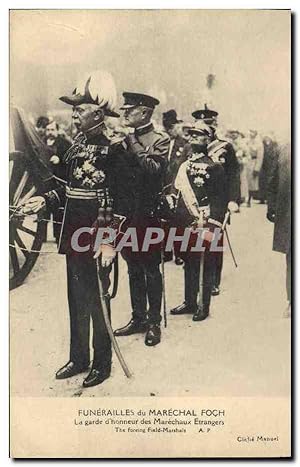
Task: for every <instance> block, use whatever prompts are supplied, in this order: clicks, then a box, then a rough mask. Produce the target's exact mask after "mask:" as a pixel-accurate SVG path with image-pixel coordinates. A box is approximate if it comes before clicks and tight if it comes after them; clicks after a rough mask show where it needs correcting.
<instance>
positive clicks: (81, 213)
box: [45, 133, 114, 254]
mask: <svg viewBox="0 0 300 467" xmlns="http://www.w3.org/2000/svg"><path fill="white" fill-rule="evenodd" d="M113 150H114V149H113V148H111V147H110V141H109V140H108V139H107V138H106V137H105V136H104V135H100V136H98V137H97V138H95V139H94V140H87V138H86V137H85V136H84V135H83V134H82V133H80V134H78V135H77V137H76V138H75V140H74V143H73V145H72V146H71V148H70V149H69V150H68V151H67V152H66V154H65V156H64V163H65V164H66V186H61V187H60V188H58V189H55V190H52V191H50V192H48V193H46V194H45V198H46V204H47V207H48V208H49V209H50V210H52V211H57V209H59V207H61V206H64V205H65V210H64V217H63V221H62V229H61V234H60V239H59V245H58V248H59V253H69V254H71V253H72V254H74V250H73V248H72V246H71V238H72V235H73V234H74V232H75V231H76V230H77V229H79V228H81V227H92V225H93V224H94V222H95V221H96V219H97V218H99V212H100V211H99V209H100V210H101V217H102V218H103V226H104V225H107V224H109V221H107V222H106V220H105V215H106V212H107V211H108V208H109V209H111V210H112V207H113V198H112V195H111V192H110V189H109V176H108V169H107V165H108V164H107V162H108V155H109V152H110V151H113ZM74 190H76V191H75V193H76V195H75V196H74V195H73V194H71V191H72V193H74ZM92 192H94V193H96V195H95V196H94V198H93V199H90V198H89V197H87V195H89V194H91V193H92ZM80 239H81V244H82V246H84V245H86V244H88V243H90V242H91V238H90V235H89V234H82V235H81V236H80Z"/></svg>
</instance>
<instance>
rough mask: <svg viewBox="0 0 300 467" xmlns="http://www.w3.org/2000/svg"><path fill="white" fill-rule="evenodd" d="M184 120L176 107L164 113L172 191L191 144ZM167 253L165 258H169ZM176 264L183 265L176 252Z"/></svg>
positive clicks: (166, 181) (167, 178)
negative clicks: (183, 134)
mask: <svg viewBox="0 0 300 467" xmlns="http://www.w3.org/2000/svg"><path fill="white" fill-rule="evenodd" d="M182 123H183V121H182V120H178V118H177V112H176V110H175V109H171V110H168V111H167V112H164V113H163V115H162V124H163V127H164V130H165V131H166V132H167V133H168V135H169V137H170V147H169V152H168V165H167V170H166V177H165V185H166V186H169V185H170V190H168V191H171V189H172V187H174V182H175V178H176V176H177V173H178V170H179V167H180V166H181V164H182V163H183V162H185V161H186V160H187V156H188V148H189V145H188V144H187V141H186V140H185V139H184V138H183V137H182ZM168 259H170V258H168V255H167V253H166V256H165V260H168ZM175 264H177V266H181V265H182V264H183V260H182V259H181V258H180V257H179V256H178V255H176V254H175Z"/></svg>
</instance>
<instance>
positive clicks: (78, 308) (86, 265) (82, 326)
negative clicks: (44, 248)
mask: <svg viewBox="0 0 300 467" xmlns="http://www.w3.org/2000/svg"><path fill="white" fill-rule="evenodd" d="M66 259H67V278H68V301H69V312H70V360H71V361H74V362H77V363H79V364H80V365H83V366H85V365H86V364H88V363H89V362H90V343H89V341H90V318H92V323H93V349H94V357H93V368H96V369H101V368H102V367H103V366H105V365H110V364H111V342H110V338H109V335H108V332H107V329H106V326H105V321H104V317H103V311H102V306H101V302H100V295H99V286H98V280H97V267H96V262H95V260H94V259H93V258H92V257H89V256H87V255H77V256H75V255H66ZM109 272H110V268H107V269H105V270H104V269H103V268H100V275H101V277H100V279H101V280H102V284H103V289H104V291H107V290H108V287H109ZM107 304H108V307H109V303H108V300H107Z"/></svg>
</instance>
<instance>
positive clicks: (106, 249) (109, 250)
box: [94, 243, 116, 268]
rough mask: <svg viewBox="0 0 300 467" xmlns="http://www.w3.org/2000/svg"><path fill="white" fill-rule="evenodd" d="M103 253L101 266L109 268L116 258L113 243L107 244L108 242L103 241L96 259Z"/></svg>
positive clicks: (95, 256) (95, 255)
mask: <svg viewBox="0 0 300 467" xmlns="http://www.w3.org/2000/svg"><path fill="white" fill-rule="evenodd" d="M101 253H102V257H101V266H102V267H103V268H108V266H110V265H111V263H112V262H113V260H114V259H115V256H116V252H115V249H114V247H113V246H112V245H107V244H106V243H102V244H101V245H100V246H99V248H98V250H97V251H96V253H95V254H94V259H97V258H98V257H99V256H100V254H101Z"/></svg>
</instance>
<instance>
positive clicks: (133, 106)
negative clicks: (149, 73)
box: [24, 71, 290, 387]
mask: <svg viewBox="0 0 300 467" xmlns="http://www.w3.org/2000/svg"><path fill="white" fill-rule="evenodd" d="M123 98H124V103H123V105H122V106H121V107H120V110H121V111H122V112H123V118H122V119H120V115H119V113H117V111H116V108H115V102H116V90H115V85H114V81H113V78H112V77H111V76H110V75H108V74H107V73H103V72H101V71H97V72H95V73H93V74H91V76H90V77H89V78H88V79H87V81H86V82H85V85H84V87H80V86H77V87H76V88H75V90H74V92H73V94H71V95H68V96H63V97H61V98H60V99H61V100H62V101H63V102H64V103H66V104H67V105H69V106H71V107H72V134H69V135H68V134H67V133H66V132H65V131H64V129H61V128H60V127H59V125H58V124H57V122H55V121H54V119H50V120H49V119H47V117H40V118H39V119H38V121H37V123H36V126H37V129H38V131H39V133H40V135H41V138H43V139H44V141H45V143H46V144H47V145H48V146H52V147H53V148H54V152H53V156H52V157H51V160H50V163H51V164H53V171H54V174H55V175H56V177H57V180H58V182H61V183H60V184H59V185H58V187H57V188H55V189H54V190H51V191H49V192H47V193H44V194H43V196H36V197H33V198H31V199H30V200H29V201H28V202H27V203H26V205H25V206H24V213H25V214H26V213H27V214H28V213H37V212H40V211H41V210H43V209H44V210H45V209H47V211H48V212H51V213H54V215H55V216H59V217H58V218H59V219H61V223H62V225H61V227H60V228H59V232H58V233H57V235H56V238H57V241H58V249H59V253H62V254H65V255H66V262H67V285H68V287H67V288H68V302H69V315H70V329H71V335H70V356H69V361H68V362H67V364H65V365H64V366H63V367H62V368H61V369H60V370H58V372H57V373H56V378H57V379H65V378H69V377H72V376H74V375H77V374H79V373H81V372H84V371H86V370H87V369H88V368H89V367H90V344H89V333H90V319H92V324H93V351H94V355H93V359H92V361H93V363H92V367H91V370H90V372H89V374H88V376H87V377H86V378H85V379H84V381H83V386H84V387H91V386H95V385H97V384H100V383H102V382H103V381H104V380H105V379H106V378H108V377H109V375H110V372H111V357H112V355H111V339H110V336H109V334H110V333H109V330H108V328H107V322H106V320H105V310H108V313H109V315H110V312H111V310H110V300H109V295H108V288H109V283H110V279H109V277H110V271H111V267H112V263H113V261H114V260H115V256H116V249H117V248H116V243H114V242H108V241H103V242H102V243H101V242H100V244H99V245H98V247H97V248H96V250H95V249H93V251H91V249H90V248H89V247H87V248H85V246H86V245H89V242H90V237H91V232H93V233H94V232H95V231H97V229H99V228H105V227H108V226H112V225H115V224H114V223H115V222H116V219H119V218H122V219H123V221H124V219H125V223H123V224H122V232H123V233H124V232H125V235H124V236H123V239H122V240H121V241H120V242H123V248H122V249H121V255H122V257H123V259H124V260H125V261H126V263H127V268H128V275H129V290H130V298H131V307H132V310H131V317H130V320H129V322H128V323H127V324H126V325H125V326H124V327H122V328H120V329H116V330H115V331H114V335H115V336H129V335H132V334H135V333H144V334H145V340H144V342H145V344H146V345H147V346H155V345H158V344H159V343H160V341H161V329H160V326H161V320H162V313H161V304H162V296H163V279H162V273H161V268H160V265H161V262H162V261H164V260H172V258H173V257H174V260H175V262H176V264H182V263H184V278H183V280H184V301H183V303H181V304H179V305H178V306H177V307H175V308H173V309H172V310H170V313H171V314H172V315H174V316H176V315H181V314H190V315H191V317H192V320H193V321H194V322H201V321H203V320H205V319H206V318H207V317H208V316H209V310H210V301H211V296H212V295H218V294H219V293H220V290H221V288H220V283H221V275H222V265H223V249H222V245H223V236H224V229H225V228H226V222H227V221H228V217H229V214H230V213H238V212H239V211H240V209H241V207H242V206H243V204H244V205H245V206H246V207H250V206H251V200H252V198H253V197H255V198H256V199H258V200H259V202H261V203H265V202H266V200H267V199H268V186H269V184H270V181H271V180H273V191H272V193H273V205H272V209H271V208H270V210H269V211H268V216H269V217H268V218H269V220H270V221H275V222H276V200H277V198H278V196H277V191H276V190H277V188H276V186H277V185H276V181H274V171H275V169H276V167H278V160H279V157H278V145H277V144H276V142H275V141H274V140H272V139H271V138H270V137H265V138H263V139H262V138H261V137H260V136H259V135H258V133H257V131H254V130H250V132H249V136H248V137H246V136H245V135H244V134H242V133H241V132H240V131H238V130H236V129H230V130H228V131H227V133H226V135H225V137H222V138H221V137H220V135H219V133H218V112H217V111H216V110H213V109H210V108H208V107H207V105H203V108H201V109H197V110H195V111H193V112H192V113H191V116H192V117H193V118H194V121H193V122H184V121H182V120H180V118H178V116H177V112H176V110H175V109H171V110H167V111H165V112H163V115H162V122H161V127H160V128H157V127H155V126H154V125H153V115H154V116H155V110H156V108H157V106H158V105H159V100H158V99H156V98H155V97H153V96H149V95H147V94H141V93H136V92H123ZM75 133H76V135H75ZM274 197H275V198H274ZM62 210H63V212H64V213H63V216H62V215H61V214H62V213H61V212H62ZM59 213H60V214H59ZM162 222H164V223H165V224H166V225H167V229H171V228H175V231H173V247H172V249H171V251H166V250H167V249H165V251H164V246H165V245H164V243H163V242H162V241H160V242H158V241H157V242H156V241H152V244H151V249H150V250H148V251H143V249H142V248H140V244H142V243H144V241H145V238H147V235H148V232H149V228H150V229H152V232H153V229H154V230H155V229H159V228H161V227H162ZM58 225H59V224H58ZM86 228H88V229H89V231H86V230H84V229H86ZM80 229H82V230H80ZM132 229H134V231H135V232H136V242H137V249H135V248H133V243H132V241H131V242H130V241H129V237H126V232H129V231H130V232H131V235H132ZM186 229H189V230H190V231H192V235H191V237H189V242H188V246H187V248H185V249H184V251H182V248H181V247H180V246H181V245H182V241H183V238H184V232H185V231H186ZM79 230H80V231H82V232H83V233H82V235H81V237H80V238H81V247H82V248H81V249H80V252H79V251H74V248H73V243H72V238H73V237H74V235H75V234H76V232H78V231H79ZM203 230H205V232H208V233H210V234H212V236H213V234H214V233H215V232H216V231H217V230H218V233H219V240H218V246H219V247H220V248H219V249H218V251H217V252H215V251H211V248H210V246H211V243H212V236H209V235H208V236H204V237H203V238H202V240H203V242H202V246H203V249H197V248H196V246H197V245H198V239H199V232H201V235H202V232H203ZM124 237H126V240H127V241H124ZM131 240H132V239H131ZM148 240H149V239H148ZM149 243H151V242H149ZM178 244H180V245H179V246H178ZM286 248H288V250H289V251H290V244H289V245H287V244H286V245H285V249H286ZM284 252H285V253H286V254H287V253H288V252H287V251H284ZM287 256H288V255H287ZM99 280H100V285H99ZM101 291H102V292H103V293H101Z"/></svg>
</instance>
